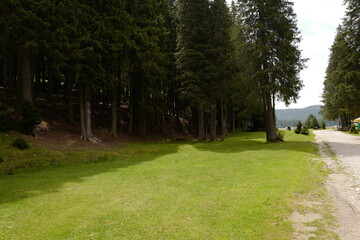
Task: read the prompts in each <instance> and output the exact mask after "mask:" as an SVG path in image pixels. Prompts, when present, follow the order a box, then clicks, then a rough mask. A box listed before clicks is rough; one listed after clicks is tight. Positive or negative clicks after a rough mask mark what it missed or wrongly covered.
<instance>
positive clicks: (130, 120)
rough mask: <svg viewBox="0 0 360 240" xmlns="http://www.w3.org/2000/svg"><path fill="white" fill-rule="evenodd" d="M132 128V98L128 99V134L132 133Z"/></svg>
mask: <svg viewBox="0 0 360 240" xmlns="http://www.w3.org/2000/svg"><path fill="white" fill-rule="evenodd" d="M133 126H134V107H133V101H132V98H130V104H129V134H132V133H133Z"/></svg>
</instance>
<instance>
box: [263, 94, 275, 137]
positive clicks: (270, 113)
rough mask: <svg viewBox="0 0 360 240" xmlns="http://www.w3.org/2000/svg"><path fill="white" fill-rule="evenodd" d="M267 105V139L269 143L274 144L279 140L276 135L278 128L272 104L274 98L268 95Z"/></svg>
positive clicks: (266, 97)
mask: <svg viewBox="0 0 360 240" xmlns="http://www.w3.org/2000/svg"><path fill="white" fill-rule="evenodd" d="M265 104H266V109H265V111H266V113H265V114H266V139H267V141H268V142H274V141H277V140H278V137H277V134H276V126H275V119H274V109H273V104H272V97H271V95H270V94H266V96H265Z"/></svg>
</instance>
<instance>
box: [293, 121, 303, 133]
mask: <svg viewBox="0 0 360 240" xmlns="http://www.w3.org/2000/svg"><path fill="white" fill-rule="evenodd" d="M301 130H302V123H301V121H299V122H298V124H297V125H296V129H295V130H294V132H295V133H296V134H300V133H301Z"/></svg>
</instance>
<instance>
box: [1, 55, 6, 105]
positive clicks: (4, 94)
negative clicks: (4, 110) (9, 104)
mask: <svg viewBox="0 0 360 240" xmlns="http://www.w3.org/2000/svg"><path fill="white" fill-rule="evenodd" d="M6 70H7V69H6V63H5V60H4V62H3V94H2V96H1V98H2V100H3V101H5V100H6V91H7V86H6V83H7V79H6V77H7V73H6Z"/></svg>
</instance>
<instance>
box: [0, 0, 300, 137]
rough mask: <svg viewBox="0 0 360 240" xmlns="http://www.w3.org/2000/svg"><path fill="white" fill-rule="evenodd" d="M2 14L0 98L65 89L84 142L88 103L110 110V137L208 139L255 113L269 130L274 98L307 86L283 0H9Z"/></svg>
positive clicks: (25, 98)
mask: <svg viewBox="0 0 360 240" xmlns="http://www.w3.org/2000/svg"><path fill="white" fill-rule="evenodd" d="M0 13H1V15H0V31H1V33H0V44H1V45H0V46H1V51H0V63H1V64H2V65H3V68H1V75H0V82H1V83H2V85H3V88H2V99H3V101H4V102H7V103H10V104H11V103H14V102H17V104H24V103H26V104H29V105H30V106H34V105H36V101H37V100H38V99H40V98H42V99H46V101H47V102H50V103H51V102H52V101H55V100H54V98H55V96H61V101H62V102H63V104H66V105H67V108H68V114H67V120H68V121H69V122H74V123H79V126H80V128H81V137H82V139H84V140H88V141H91V142H97V141H98V139H97V138H96V137H95V136H94V135H93V132H92V120H93V119H96V118H99V116H96V115H94V112H93V111H92V109H94V108H101V109H104V111H105V112H108V113H109V118H110V119H109V126H108V128H109V132H110V134H111V135H112V136H117V133H118V126H119V124H120V123H122V124H126V126H127V130H128V132H129V133H130V134H131V133H134V132H137V133H140V134H146V133H147V131H148V130H149V129H150V130H155V131H161V132H171V131H172V130H173V129H178V130H180V131H183V130H184V128H186V130H187V131H189V132H191V133H192V134H194V135H197V136H198V138H199V139H200V140H203V139H205V138H207V137H208V136H209V137H210V140H212V141H215V140H216V138H217V136H218V135H221V138H222V139H224V136H225V135H226V133H227V131H229V130H230V129H235V127H236V121H237V119H247V120H248V121H252V122H256V121H258V119H261V118H259V117H258V116H259V115H262V116H264V117H265V120H266V121H265V122H266V124H265V127H266V130H267V139H268V140H269V141H275V140H277V135H276V128H275V101H276V100H283V101H285V102H286V103H290V102H291V101H296V99H297V97H298V92H299V91H300V89H301V87H302V83H301V81H300V80H299V78H298V73H299V71H300V70H301V69H302V68H303V67H304V62H305V61H304V59H302V58H301V56H300V51H299V50H298V47H297V44H298V43H299V41H300V35H299V32H298V30H297V27H296V16H295V14H294V13H293V11H292V3H290V2H289V1H287V0H281V1H278V0H270V1H266V3H265V2H263V1H260V0H251V1H248V0H247V1H245V0H244V1H242V0H239V1H237V2H233V3H232V5H231V8H228V6H227V5H226V1H225V0H213V1H209V0H177V1H175V0H148V1H140V0H132V1H125V0H96V1H93V0H86V1H85V0H57V1H44V0H12V1H10V0H4V1H1V3H0ZM57 101H58V99H57ZM120 109H121V111H120ZM120 113H121V114H120ZM253 118H256V119H255V120H253Z"/></svg>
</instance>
